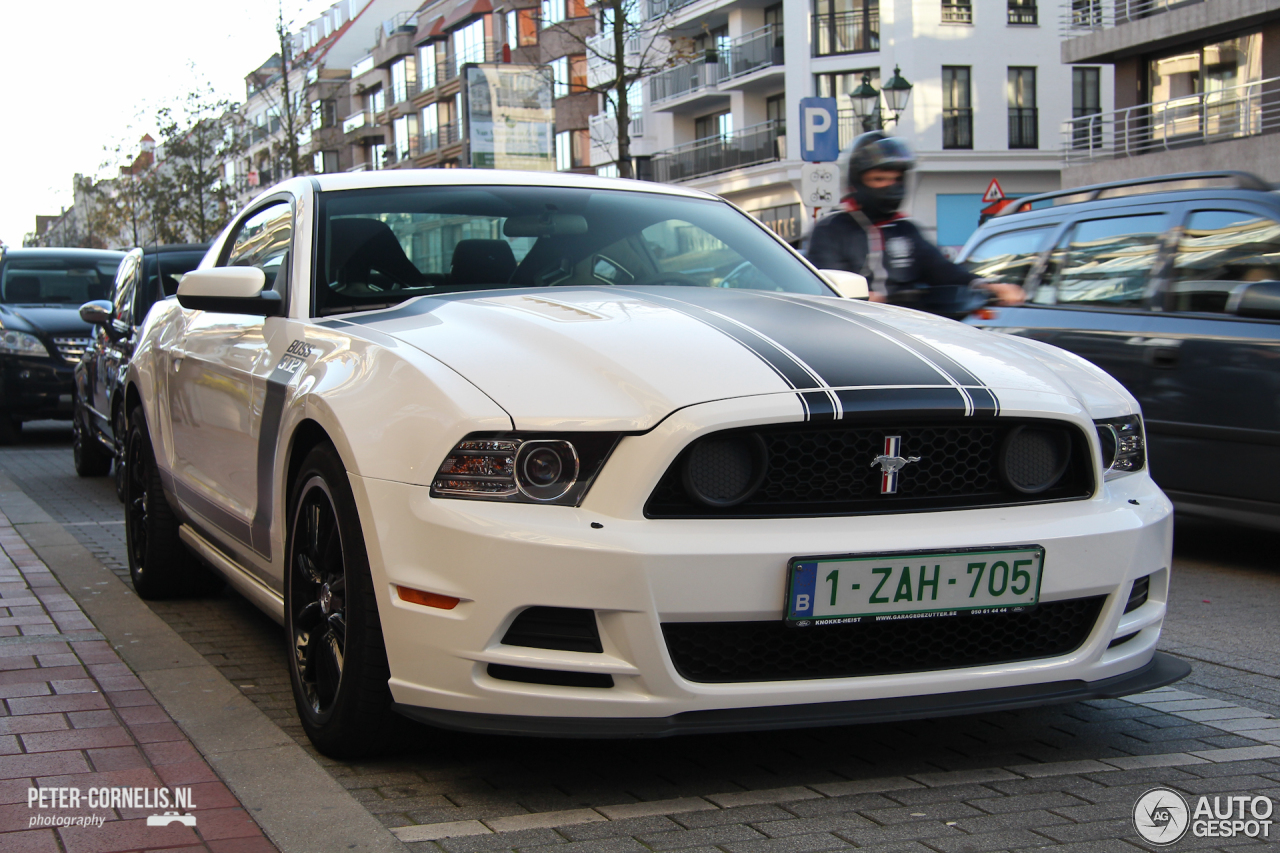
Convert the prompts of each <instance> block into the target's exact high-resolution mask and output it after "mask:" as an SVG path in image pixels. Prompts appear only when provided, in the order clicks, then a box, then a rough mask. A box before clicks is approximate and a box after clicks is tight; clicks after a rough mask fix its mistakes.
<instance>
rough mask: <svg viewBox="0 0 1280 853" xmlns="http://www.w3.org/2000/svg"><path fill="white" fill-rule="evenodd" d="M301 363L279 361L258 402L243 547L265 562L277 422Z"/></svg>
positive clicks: (268, 546) (268, 552) (290, 359)
mask: <svg viewBox="0 0 1280 853" xmlns="http://www.w3.org/2000/svg"><path fill="white" fill-rule="evenodd" d="M296 345H297V344H296V342H295V346H296ZM302 346H303V347H305V346H306V345H305V344H303V345H302ZM305 364H306V362H305V361H303V360H302V359H301V358H297V357H295V356H292V355H286V356H284V357H283V358H281V359H280V362H279V363H278V364H277V365H276V367H275V369H274V370H272V371H271V374H270V375H269V376H268V377H267V393H266V398H265V399H264V400H263V401H262V422H261V423H260V424H259V427H258V506H257V509H255V510H254V513H253V524H252V525H251V526H250V530H249V537H250V538H249V542H247V543H246V544H247V545H248V546H249V547H250V548H252V549H253V550H255V551H257V552H258V553H259V554H261V555H262V556H263V557H265V558H266V559H268V560H270V559H271V519H272V516H273V515H274V510H275V504H274V501H273V498H274V494H275V489H274V488H273V487H272V485H273V481H274V478H275V470H276V446H277V445H278V444H279V443H280V421H281V419H282V417H283V415H284V402H285V397H286V395H287V394H288V391H289V383H290V382H291V381H292V380H293V377H294V376H296V375H297V373H298V371H299V370H301V369H302V367H303V366H304V365H305Z"/></svg>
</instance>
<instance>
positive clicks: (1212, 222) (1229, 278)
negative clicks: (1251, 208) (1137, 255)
mask: <svg viewBox="0 0 1280 853" xmlns="http://www.w3.org/2000/svg"><path fill="white" fill-rule="evenodd" d="M1171 279H1172V280H1171V282H1170V284H1169V291H1168V293H1167V294H1166V296H1165V310H1167V311H1209V312H1218V313H1220V312H1222V311H1225V310H1226V306H1227V299H1228V298H1229V297H1230V296H1231V292H1232V291H1233V290H1235V289H1236V288H1237V287H1239V286H1240V285H1241V284H1242V283H1245V282H1252V281H1274V280H1280V223H1277V222H1276V221H1275V220H1273V219H1271V218H1269V217H1266V216H1262V215H1260V214H1256V213H1245V212H1243V211H1238V210H1197V211H1194V212H1193V213H1192V214H1191V216H1190V217H1189V218H1188V219H1187V224H1186V227H1185V228H1184V229H1183V231H1182V238H1181V240H1179V242H1178V254H1177V255H1176V256H1175V258H1174V261H1173V274H1172V276H1171Z"/></svg>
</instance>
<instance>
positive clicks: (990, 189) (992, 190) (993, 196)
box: [982, 178, 1005, 204]
mask: <svg viewBox="0 0 1280 853" xmlns="http://www.w3.org/2000/svg"><path fill="white" fill-rule="evenodd" d="M1004 197H1005V196H1004V190H1003V189H1001V188H1000V182H999V181H998V180H996V179H995V178H992V179H991V183H989V184H987V191H986V192H985V193H983V194H982V200H983V201H985V202H986V203H987V204H991V203H992V202H996V201H1000V200H1001V199H1003V198H1004Z"/></svg>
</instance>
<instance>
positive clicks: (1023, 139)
mask: <svg viewBox="0 0 1280 853" xmlns="http://www.w3.org/2000/svg"><path fill="white" fill-rule="evenodd" d="M1009 147H1010V148H1039V147H1040V118H1039V114H1038V113H1037V111H1036V70H1035V69H1034V68H1010V69H1009Z"/></svg>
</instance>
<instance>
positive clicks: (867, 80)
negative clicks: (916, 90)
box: [849, 65, 911, 130]
mask: <svg viewBox="0 0 1280 853" xmlns="http://www.w3.org/2000/svg"><path fill="white" fill-rule="evenodd" d="M881 91H883V92H884V99H885V102H886V106H888V108H889V112H891V113H893V117H892V118H891V119H889V120H890V121H892V122H893V123H894V124H897V123H898V118H899V117H900V116H901V115H902V112H903V110H905V109H906V108H907V101H909V100H910V99H911V84H910V83H908V82H907V80H906V78H905V77H903V76H902V69H901V68H900V67H899V66H897V65H895V66H893V76H892V77H890V78H889V80H888V81H887V82H886V83H885V84H884V88H883V89H882V90H877V89H876V87H875V86H872V85H871V75H870V74H863V75H862V85H860V86H859V87H858V88H856V89H854V90H853V91H852V92H850V93H849V99H850V100H851V101H853V114H854V115H856V116H857V117H858V119H859V120H860V121H861V122H862V126H863V128H864V129H866V130H876V129H879V130H883V129H884V126H885V121H884V120H883V119H882V118H880V117H879V116H878V115H877V113H879V109H880V92H881Z"/></svg>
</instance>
